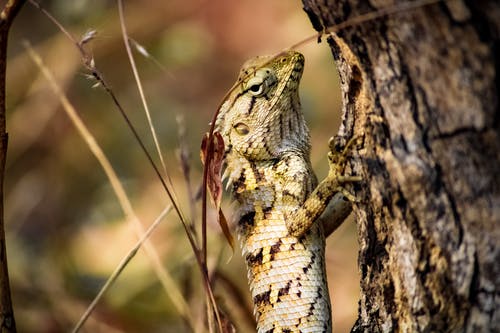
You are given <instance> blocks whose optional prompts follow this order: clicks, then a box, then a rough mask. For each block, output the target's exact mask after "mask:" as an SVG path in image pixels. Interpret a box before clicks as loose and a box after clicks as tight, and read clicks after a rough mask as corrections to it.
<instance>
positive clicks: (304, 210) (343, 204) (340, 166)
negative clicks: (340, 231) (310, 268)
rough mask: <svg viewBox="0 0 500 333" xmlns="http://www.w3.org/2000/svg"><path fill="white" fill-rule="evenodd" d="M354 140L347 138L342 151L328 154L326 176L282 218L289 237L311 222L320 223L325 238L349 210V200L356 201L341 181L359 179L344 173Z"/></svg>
mask: <svg viewBox="0 0 500 333" xmlns="http://www.w3.org/2000/svg"><path fill="white" fill-rule="evenodd" d="M354 141H355V140H354V139H351V140H350V141H349V142H348V143H347V145H346V146H345V148H344V150H343V151H341V152H335V153H333V152H330V153H329V154H328V160H329V164H330V171H329V173H328V176H327V177H326V178H325V179H324V180H323V181H321V182H320V183H319V184H318V186H317V187H316V188H315V189H314V191H313V192H312V193H311V194H309V196H308V197H307V198H306V200H305V202H304V203H303V204H302V206H300V207H299V208H298V209H297V210H296V211H294V212H293V213H292V214H290V216H288V217H287V219H286V221H287V228H288V231H289V233H290V235H291V236H295V237H300V236H302V235H303V234H304V233H305V232H306V231H307V230H309V228H310V227H311V225H312V224H313V223H321V224H322V225H323V229H324V233H325V236H326V237H327V236H328V235H330V234H331V233H332V232H333V231H334V230H335V229H336V228H337V227H338V226H340V225H341V224H342V222H343V221H344V219H345V218H346V217H347V216H348V215H349V213H350V212H351V202H353V201H356V198H355V197H354V196H353V195H352V194H351V193H349V192H348V191H347V190H346V189H345V188H344V187H343V184H345V183H348V182H357V181H360V180H361V178H360V177H358V176H345V175H344V169H345V165H346V161H347V153H348V152H349V150H350V149H351V148H352V146H353V143H354Z"/></svg>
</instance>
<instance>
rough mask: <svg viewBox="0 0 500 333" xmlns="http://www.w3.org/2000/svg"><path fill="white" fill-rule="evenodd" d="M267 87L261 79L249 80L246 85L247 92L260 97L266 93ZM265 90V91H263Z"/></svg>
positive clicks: (257, 77)
mask: <svg viewBox="0 0 500 333" xmlns="http://www.w3.org/2000/svg"><path fill="white" fill-rule="evenodd" d="M266 88H267V85H266V83H265V81H264V80H263V78H262V77H259V76H256V77H253V78H251V79H250V80H249V81H248V83H247V90H248V91H249V92H250V94H252V95H254V96H257V97H258V96H262V95H264V94H265V93H266V92H267V89H266ZM264 90H266V91H264Z"/></svg>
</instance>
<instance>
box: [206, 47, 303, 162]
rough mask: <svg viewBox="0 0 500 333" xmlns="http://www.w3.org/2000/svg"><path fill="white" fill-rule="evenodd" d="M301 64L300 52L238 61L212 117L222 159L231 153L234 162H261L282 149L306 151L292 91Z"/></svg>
mask: <svg viewBox="0 0 500 333" xmlns="http://www.w3.org/2000/svg"><path fill="white" fill-rule="evenodd" d="M303 68H304V56H303V55H302V54H300V53H298V52H295V51H288V52H283V53H281V54H280V55H279V56H274V57H273V56H264V57H256V58H253V59H250V60H248V61H247V62H246V63H245V64H244V65H243V67H242V69H241V71H240V74H239V77H238V81H237V82H236V84H235V89H233V91H232V92H231V93H230V94H229V96H228V98H227V99H226V100H225V101H224V103H223V104H222V106H221V109H220V112H219V116H218V117H217V121H216V130H217V131H219V132H220V133H221V134H222V137H223V139H224V144H225V147H226V152H225V155H226V158H228V155H232V154H235V155H236V156H234V157H235V158H236V159H238V160H241V159H242V158H244V159H246V160H248V161H265V160H272V159H276V158H279V157H280V156H281V154H283V153H285V152H287V151H301V152H308V151H309V149H310V148H309V131H308V129H307V126H306V124H305V121H304V117H303V114H302V111H301V109H300V101H299V94H298V87H299V83H300V78H301V76H302V72H303Z"/></svg>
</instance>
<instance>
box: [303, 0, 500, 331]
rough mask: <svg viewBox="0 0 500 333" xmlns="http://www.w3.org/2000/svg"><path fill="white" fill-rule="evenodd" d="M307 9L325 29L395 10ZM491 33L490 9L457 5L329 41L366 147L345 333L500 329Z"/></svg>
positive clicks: (344, 0)
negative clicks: (352, 317) (354, 283)
mask: <svg viewBox="0 0 500 333" xmlns="http://www.w3.org/2000/svg"><path fill="white" fill-rule="evenodd" d="M407 2H408V1H406V3H407ZM303 3H304V9H305V11H306V12H307V14H308V15H309V17H310V19H311V22H312V23H313V26H314V28H315V29H316V30H318V31H322V30H323V29H324V28H325V27H328V26H332V25H334V24H335V23H339V22H343V21H346V20H348V19H352V18H354V17H357V16H359V15H361V14H363V13H367V12H371V11H376V10H378V9H379V8H381V7H385V6H398V5H401V3H403V2H401V1H384V0H373V1H355V0H340V1H339V0H325V1H314V0H303ZM499 34H500V3H499V2H498V1H475V2H474V1H466V2H463V1H461V0H454V1H448V2H439V3H436V4H432V5H426V6H423V7H420V8H417V9H412V10H408V11H404V12H399V13H393V14H391V15H388V16H385V17H382V18H377V19H374V20H370V21H367V22H363V23H359V24H357V25H355V26H353V27H349V28H346V29H343V30H341V31H340V32H338V33H337V34H335V35H333V36H332V37H329V38H328V42H329V44H330V46H331V49H332V52H333V55H334V58H335V61H336V63H337V66H338V69H339V72H340V77H341V82H342V93H343V98H344V110H343V111H344V113H343V122H342V126H341V128H340V133H339V135H340V136H341V137H346V138H347V137H351V136H353V135H354V136H360V137H362V138H363V143H362V146H361V149H360V150H359V151H358V153H357V155H356V157H354V158H353V160H352V168H353V174H357V175H361V176H362V177H363V181H362V182H361V183H360V184H358V185H355V186H354V193H355V195H356V197H357V198H358V199H359V200H360V202H359V203H357V204H356V205H355V214H356V219H357V223H358V234H359V244H360V253H359V269H360V275H361V282H360V283H361V296H360V303H359V314H358V320H357V322H356V324H355V325H354V327H353V329H352V332H393V331H395V332H500V315H499V313H500V222H499V221H500V175H499V173H500V133H499V130H500V107H499V101H498V90H499V87H500V75H499V70H500V43H499ZM333 301H334V302H335V292H334V293H333Z"/></svg>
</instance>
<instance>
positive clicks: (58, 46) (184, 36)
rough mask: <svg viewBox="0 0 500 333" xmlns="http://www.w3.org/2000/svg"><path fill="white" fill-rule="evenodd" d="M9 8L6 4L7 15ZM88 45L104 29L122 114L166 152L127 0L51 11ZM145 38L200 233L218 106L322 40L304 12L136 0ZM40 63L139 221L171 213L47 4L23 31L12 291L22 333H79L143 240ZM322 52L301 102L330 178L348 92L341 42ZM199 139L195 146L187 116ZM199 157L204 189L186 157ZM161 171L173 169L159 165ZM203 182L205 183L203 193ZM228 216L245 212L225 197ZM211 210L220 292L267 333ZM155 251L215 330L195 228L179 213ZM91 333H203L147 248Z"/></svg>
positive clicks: (12, 150) (348, 272) (88, 328)
mask: <svg viewBox="0 0 500 333" xmlns="http://www.w3.org/2000/svg"><path fill="white" fill-rule="evenodd" d="M3 3H4V2H2V5H3ZM41 3H42V5H43V6H44V8H46V9H47V10H48V11H50V12H51V13H52V15H53V16H55V17H56V18H57V19H58V20H59V21H60V22H61V23H62V24H63V25H64V27H65V28H66V29H67V30H68V31H69V32H70V33H71V34H73V35H74V36H75V38H77V39H78V38H80V37H81V36H83V35H84V34H85V33H86V32H87V31H90V30H95V31H97V36H96V38H95V39H94V40H93V41H92V42H91V43H90V44H89V45H88V47H87V49H88V50H89V51H90V52H91V53H92V54H93V55H94V59H95V64H96V66H97V68H98V69H99V70H100V72H101V73H102V74H103V76H104V78H105V79H106V80H107V82H108V83H109V85H110V87H111V89H112V90H113V92H114V93H115V94H116V95H117V97H118V99H119V101H120V103H121V104H122V105H123V106H124V108H125V110H126V111H127V113H128V114H129V116H130V118H131V120H132V122H133V123H134V125H135V126H136V128H137V130H138V131H139V133H140V135H141V137H142V139H143V140H144V142H145V144H146V146H147V147H148V148H149V149H150V150H151V151H153V144H152V139H151V134H150V132H149V130H148V126H147V122H146V117H145V115H144V112H143V109H142V105H141V102H140V99H139V94H138V91H137V87H136V85H135V80H134V78H133V74H132V70H131V68H130V65H129V61H128V59H127V56H126V52H125V48H124V44H123V40H122V36H121V33H120V24H119V19H118V9H117V4H116V2H115V1H104V0H73V1H67V0H57V1H56V0H54V1H42V2H41ZM125 17H126V24H127V28H128V33H129V36H130V37H131V38H133V39H134V40H136V41H137V42H138V43H140V44H141V45H142V46H144V47H145V48H146V49H147V50H148V52H149V53H150V54H151V56H152V57H154V59H155V60H152V59H149V58H146V57H144V56H143V55H141V54H139V53H137V52H134V57H135V60H136V62H137V66H138V70H139V74H140V77H141V80H142V83H143V85H144V88H145V94H146V97H147V100H148V104H149V106H150V109H151V112H152V118H153V122H154V124H155V126H156V129H157V131H158V134H159V139H160V145H161V148H162V150H163V153H164V158H165V160H166V161H167V168H168V170H169V173H170V175H171V178H172V182H173V184H174V187H175V191H176V193H177V196H178V198H179V202H180V206H181V208H182V210H183V211H184V212H185V215H186V216H188V217H190V218H191V219H192V220H193V221H194V222H195V223H197V224H199V223H200V222H199V221H200V204H199V203H197V202H194V200H192V199H190V198H189V193H190V192H193V193H194V192H196V190H197V189H198V188H199V186H200V183H201V163H200V159H199V147H200V142H201V138H202V137H203V134H204V133H205V132H206V131H207V129H208V123H209V122H210V119H211V117H212V115H213V113H214V112H215V110H216V108H217V106H218V103H219V102H220V100H221V98H222V97H223V95H224V94H225V92H226V91H227V89H228V88H229V87H230V86H231V85H232V84H233V82H234V80H235V79H236V76H237V74H238V71H239V68H240V66H241V64H242V63H243V62H244V61H245V60H246V59H247V58H249V57H253V56H256V55H262V54H272V53H276V52H278V51H280V50H282V49H284V48H286V47H289V46H290V45H292V44H294V43H296V42H298V41H300V40H301V39H303V38H305V37H308V36H310V35H312V34H313V33H314V30H313V29H312V26H311V24H310V22H309V20H308V18H307V16H306V14H305V13H304V12H303V11H302V6H301V2H300V1H298V0H297V1H268V0H241V1H231V0H212V1H208V0H204V1H200V0H170V1H162V0H156V1H155V0H134V1H132V0H129V1H125ZM23 41H29V42H30V43H31V44H32V45H33V47H34V48H35V50H37V52H39V53H40V54H41V56H42V58H43V60H44V61H45V62H46V64H47V66H48V67H49V69H50V70H52V71H53V72H54V74H55V76H56V78H57V81H58V82H59V84H60V85H61V86H62V87H63V89H64V91H65V93H66V94H67V96H68V97H69V99H70V101H71V103H72V104H73V105H74V106H75V108H76V110H77V111H78V113H79V114H80V116H81V117H82V118H83V120H84V122H85V123H86V124H87V126H88V127H89V128H90V130H91V132H92V133H93V135H95V137H96V140H97V142H98V143H99V145H101V147H102V148H103V150H104V152H105V153H106V155H107V157H108V158H109V159H110V160H111V163H112V165H113V167H114V169H115V170H116V172H117V173H118V175H119V177H120V180H121V182H122V184H123V185H124V186H125V189H126V191H127V195H128V196H129V199H130V200H131V202H132V205H133V207H134V209H135V212H136V214H137V216H138V217H139V219H140V221H141V223H142V224H143V225H144V226H148V225H150V224H151V223H152V222H153V221H154V220H155V219H156V217H157V216H158V215H159V214H160V212H161V211H162V210H163V208H164V207H165V206H166V205H168V203H169V201H168V197H167V195H166V194H165V192H164V191H163V189H162V188H161V186H160V183H159V181H158V179H157V178H156V176H155V174H154V172H153V170H152V168H151V166H150V165H149V163H148V161H147V160H146V158H145V156H144V155H143V153H142V152H141V151H140V149H139V146H138V145H137V143H136V142H135V141H134V139H133V136H132V134H131V133H130V131H129V129H128V128H127V127H126V125H125V123H124V121H123V119H122V118H121V117H120V115H119V113H118V110H117V109H116V107H115V105H114V104H113V102H112V100H111V98H110V97H109V95H107V94H106V92H105V91H104V90H103V89H102V88H101V87H93V86H94V84H95V81H93V80H92V79H89V78H88V77H87V75H86V74H88V73H87V72H86V70H85V68H84V67H83V66H82V61H81V57H80V55H79V53H78V52H77V50H76V48H75V46H74V45H73V44H72V42H71V41H70V40H69V39H68V38H67V37H65V36H64V35H63V34H62V33H61V31H59V30H58V29H57V27H55V26H54V24H52V23H51V22H50V21H49V20H48V19H47V17H46V16H45V15H43V14H42V13H41V12H40V11H39V10H38V9H36V8H35V7H34V6H32V5H30V4H29V3H27V4H26V5H25V6H24V8H23V9H22V10H21V12H20V14H19V16H18V18H17V19H16V21H15V22H14V26H13V29H12V33H11V36H10V44H9V57H8V72H7V75H8V77H7V80H8V81H7V108H8V114H7V128H8V131H9V135H10V141H9V151H8V161H7V171H6V184H5V214H6V223H7V225H6V228H7V230H6V232H7V251H8V261H9V269H10V275H11V284H12V294H13V295H12V296H13V303H14V308H15V315H16V320H17V326H18V330H19V331H20V332H66V331H69V330H70V329H71V327H72V326H73V325H74V324H75V323H76V322H77V321H78V319H79V318H80V316H81V315H82V314H83V312H84V311H85V308H86V307H87V306H88V304H89V303H90V301H91V300H92V299H93V297H94V296H95V295H96V294H97V292H98V291H99V288H100V287H101V286H102V285H103V283H104V281H105V279H106V278H107V277H108V276H109V275H110V274H111V272H112V271H113V270H114V269H115V267H116V266H117V265H118V263H119V262H120V261H121V259H122V258H123V257H124V256H125V254H126V253H127V251H128V250H129V249H130V248H131V247H132V246H133V245H134V244H135V242H136V240H137V237H136V234H135V233H134V231H133V229H132V228H131V227H130V224H129V222H128V221H127V219H126V218H125V216H124V213H123V211H122V209H121V208H120V205H119V204H118V201H117V199H116V196H115V194H114V192H113V191H112V189H111V187H110V185H109V181H108V179H107V178H106V176H105V174H104V172H103V171H102V169H101V167H100V166H99V164H98V163H97V161H96V159H95V158H94V156H93V155H92V154H91V153H90V151H89V148H88V146H87V145H86V144H85V142H84V141H83V140H82V139H81V137H80V136H79V135H78V133H77V131H76V130H75V127H74V126H73V124H72V123H71V121H70V120H69V119H68V117H67V116H66V114H65V113H64V112H63V111H62V108H61V105H60V102H59V100H58V99H57V98H56V97H55V95H54V94H53V92H52V91H51V89H50V87H49V85H48V83H47V81H46V80H45V79H44V78H43V77H42V75H41V74H40V71H39V69H38V68H37V67H36V66H35V65H34V63H33V62H32V61H31V60H30V58H29V57H28V55H27V52H26V50H25V49H24V47H23ZM299 50H300V51H301V52H303V53H304V55H305V57H306V68H305V73H304V77H303V80H302V84H301V98H302V104H303V108H304V113H305V116H306V119H307V121H308V123H309V125H310V129H311V136H312V145H313V150H312V163H313V166H314V167H315V169H316V170H317V173H318V175H319V177H320V178H321V177H323V176H324V175H326V172H327V160H326V152H327V142H328V138H329V137H330V136H332V135H333V134H335V133H336V132H337V129H338V126H339V119H340V114H339V110H340V89H339V86H338V78H337V72H336V69H335V67H334V64H333V61H332V57H331V54H330V51H329V49H328V47H327V45H326V44H325V43H324V42H323V43H321V44H317V43H316V42H312V43H310V44H308V45H305V46H303V47H301V48H300V49H299ZM179 117H181V118H182V119H183V123H184V124H185V128H186V133H185V135H184V137H183V138H179V135H178V133H179V125H178V121H177V119H178V118H179ZM181 145H183V146H184V147H186V148H185V149H187V150H189V151H190V154H191V155H190V160H189V164H190V167H191V172H190V183H189V185H188V183H187V182H186V179H185V176H184V175H183V172H182V170H181V168H180V163H179V158H178V155H179V149H180V148H179V147H180V146H181ZM156 160H158V159H157V158H156ZM188 186H189V187H190V188H189V189H188ZM223 207H224V212H225V213H226V215H227V216H228V217H230V216H231V206H230V203H229V200H228V198H227V196H226V197H225V198H224V205H223ZM214 216H215V215H214V212H213V211H212V210H210V212H209V226H208V227H209V229H208V233H209V247H208V256H209V264H210V267H211V269H213V270H214V271H217V279H216V284H215V294H216V298H217V301H218V303H219V304H220V306H221V309H222V310H223V311H224V312H225V313H226V315H227V316H228V318H230V319H231V321H232V322H233V323H234V324H235V325H236V326H237V328H238V332H252V331H254V329H253V328H252V327H253V323H252V322H251V320H252V317H251V310H250V309H251V300H250V297H249V292H248V291H247V282H246V269H245V268H244V264H243V261H242V258H241V256H240V254H239V249H238V248H236V251H235V253H234V255H232V252H231V249H230V247H229V246H228V244H227V242H226V241H225V239H224V237H223V236H222V235H221V232H220V228H219V226H218V225H217V223H216V222H215V220H214ZM151 240H152V241H153V243H154V244H155V248H156V251H157V252H158V254H159V255H160V257H161V260H162V265H163V266H164V267H165V268H166V269H167V270H168V272H170V274H171V275H172V276H173V278H174V281H175V284H176V286H177V288H179V289H180V290H181V292H182V293H183V295H184V298H185V299H186V301H187V302H188V303H189V306H190V308H191V311H192V313H191V314H192V316H193V318H195V319H194V320H195V321H196V323H194V324H193V326H195V327H197V329H198V331H203V330H202V329H201V327H202V324H203V320H204V319H203V318H204V311H203V304H204V302H205V296H204V294H203V290H202V287H201V279H200V274H199V271H198V269H197V266H196V264H195V260H194V256H193V253H192V251H191V249H190V247H189V243H188V240H187V237H186V235H185V233H184V231H183V229H182V227H181V223H180V221H179V219H178V218H177V217H176V215H175V214H173V213H171V214H170V215H168V216H167V217H166V218H165V219H164V221H163V222H162V224H161V225H160V227H159V228H158V229H157V230H156V231H155V232H154V234H153V235H152V237H151ZM356 261H357V241H356V227H355V223H354V222H353V220H352V219H349V220H348V222H347V223H344V225H343V226H341V227H340V229H339V230H338V231H336V232H335V234H334V235H332V236H331V237H330V238H329V239H328V243H327V265H328V278H329V286H330V289H331V292H330V293H331V295H330V296H331V298H332V305H333V320H334V331H335V332H348V331H349V329H350V328H351V327H352V325H353V323H354V320H355V317H356V311H357V302H358V297H359V286H358V281H359V279H358V275H357V266H356ZM82 331H84V332H190V329H189V328H188V325H186V323H185V322H184V321H183V320H182V319H181V316H180V315H179V313H178V311H177V310H176V308H175V307H174V306H173V303H172V301H171V299H170V298H169V296H168V295H167V292H166V291H165V290H164V288H163V287H162V286H161V284H160V282H159V280H158V277H157V275H156V274H155V272H154V271H153V269H152V266H151V263H150V260H149V259H148V258H147V256H146V255H145V254H144V252H143V251H139V252H138V254H137V255H136V256H135V257H134V259H133V260H132V261H131V263H130V264H129V265H128V266H127V267H126V269H125V270H124V271H123V273H122V274H121V275H120V277H119V279H118V281H117V282H116V283H115V284H114V285H113V287H112V288H111V289H110V290H109V291H108V292H107V293H106V295H105V297H104V299H103V300H102V301H101V302H100V303H99V305H98V307H97V309H96V310H95V311H94V313H93V314H92V317H91V319H90V320H89V321H88V323H87V324H86V325H85V327H84V329H83V330H82Z"/></svg>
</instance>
